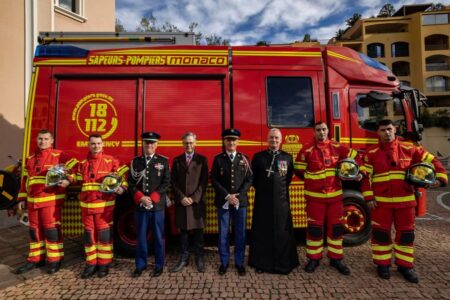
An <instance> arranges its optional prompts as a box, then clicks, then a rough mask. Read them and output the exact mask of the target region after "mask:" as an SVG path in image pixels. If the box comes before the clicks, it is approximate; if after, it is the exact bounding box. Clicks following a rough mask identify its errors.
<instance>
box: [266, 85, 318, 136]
mask: <svg viewBox="0 0 450 300" xmlns="http://www.w3.org/2000/svg"><path fill="white" fill-rule="evenodd" d="M267 118H268V125H269V126H270V127H297V128H298V127H299V128H302V127H313V126H314V106H313V93H312V81H311V78H309V77H268V78H267Z"/></svg>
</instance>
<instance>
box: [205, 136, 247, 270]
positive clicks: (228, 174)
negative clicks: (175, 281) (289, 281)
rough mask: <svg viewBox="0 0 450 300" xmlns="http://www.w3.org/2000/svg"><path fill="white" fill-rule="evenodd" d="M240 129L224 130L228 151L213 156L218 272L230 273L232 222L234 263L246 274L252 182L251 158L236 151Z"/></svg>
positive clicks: (224, 139)
mask: <svg viewBox="0 0 450 300" xmlns="http://www.w3.org/2000/svg"><path fill="white" fill-rule="evenodd" d="M240 135H241V133H240V132H239V130H237V129H234V128H230V129H227V130H224V131H223V133H222V138H223V143H224V146H225V151H224V152H222V153H220V154H218V155H216V157H214V162H213V166H212V169H211V181H212V185H213V187H214V190H215V205H216V207H217V214H218V218H219V255H220V267H219V274H220V275H224V274H225V273H226V272H227V268H228V263H229V260H230V237H229V230H230V221H232V222H233V225H234V226H233V228H234V264H235V267H236V269H237V271H238V274H239V275H240V276H243V275H245V267H244V258H245V230H246V223H247V203H248V199H247V192H248V189H249V188H250V186H251V184H252V170H251V166H250V163H249V161H248V158H247V157H246V156H245V155H244V154H242V153H241V152H238V151H237V145H238V138H239V137H240Z"/></svg>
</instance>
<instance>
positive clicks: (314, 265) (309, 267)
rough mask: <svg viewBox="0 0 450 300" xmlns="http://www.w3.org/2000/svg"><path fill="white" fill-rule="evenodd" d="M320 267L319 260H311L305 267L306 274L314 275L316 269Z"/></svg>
mask: <svg viewBox="0 0 450 300" xmlns="http://www.w3.org/2000/svg"><path fill="white" fill-rule="evenodd" d="M319 265H320V262H319V260H317V259H310V260H309V261H308V263H307V264H306V266H305V271H306V273H314V271H315V270H316V268H317V267H318V266H319Z"/></svg>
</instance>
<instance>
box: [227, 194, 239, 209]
mask: <svg viewBox="0 0 450 300" xmlns="http://www.w3.org/2000/svg"><path fill="white" fill-rule="evenodd" d="M238 197H239V194H230V198H228V202H230V204H231V205H233V206H236V205H238V204H239V198H238Z"/></svg>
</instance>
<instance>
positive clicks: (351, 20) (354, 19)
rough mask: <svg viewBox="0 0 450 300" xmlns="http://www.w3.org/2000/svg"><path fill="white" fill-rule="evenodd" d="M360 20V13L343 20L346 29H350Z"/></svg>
mask: <svg viewBox="0 0 450 300" xmlns="http://www.w3.org/2000/svg"><path fill="white" fill-rule="evenodd" d="M360 19H361V14H360V13H354V14H353V16H352V17H351V18H348V19H347V20H345V24H347V26H348V27H352V26H353V25H355V23H356V22H358V20H360Z"/></svg>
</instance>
